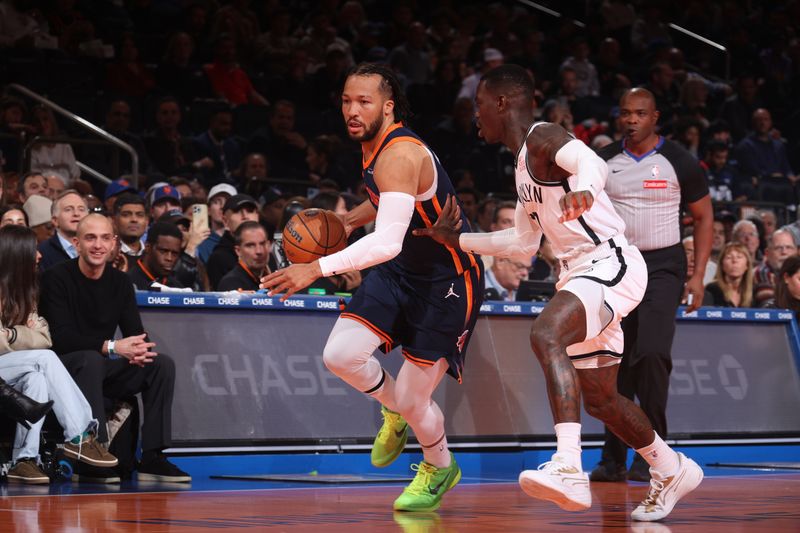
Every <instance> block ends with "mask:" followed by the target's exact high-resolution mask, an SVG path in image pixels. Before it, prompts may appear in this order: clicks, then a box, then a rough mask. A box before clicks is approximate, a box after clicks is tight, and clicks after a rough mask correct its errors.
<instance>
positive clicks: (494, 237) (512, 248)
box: [458, 202, 542, 257]
mask: <svg viewBox="0 0 800 533" xmlns="http://www.w3.org/2000/svg"><path fill="white" fill-rule="evenodd" d="M541 240H542V230H541V229H540V228H539V227H538V225H537V226H534V225H533V222H532V221H531V220H530V219H529V218H528V214H527V213H526V212H525V208H524V207H522V204H521V203H520V202H517V208H516V210H515V211H514V227H513V228H508V229H504V230H502V231H493V232H491V233H462V234H461V236H460V237H459V238H458V244H459V246H461V249H462V250H464V251H465V252H475V253H478V254H482V255H492V256H495V257H523V256H528V257H530V256H532V255H533V254H535V253H536V251H537V250H538V249H539V243H540V242H541Z"/></svg>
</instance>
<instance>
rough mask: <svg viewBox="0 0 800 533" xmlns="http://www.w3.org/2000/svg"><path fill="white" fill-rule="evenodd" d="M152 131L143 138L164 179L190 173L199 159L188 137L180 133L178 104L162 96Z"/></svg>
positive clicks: (196, 167)
mask: <svg viewBox="0 0 800 533" xmlns="http://www.w3.org/2000/svg"><path fill="white" fill-rule="evenodd" d="M155 118H156V128H155V131H153V132H152V133H151V134H150V135H147V136H145V138H144V139H143V141H144V146H145V148H146V149H147V155H148V157H149V158H150V162H151V164H152V165H153V167H154V168H155V169H156V170H158V171H159V172H160V173H162V174H164V175H165V176H174V175H175V174H181V173H184V172H194V171H196V170H197V169H199V168H200V166H201V164H200V161H199V160H200V157H199V156H198V155H197V153H196V151H195V148H194V143H193V142H192V139H191V138H190V137H186V136H184V135H182V133H181V108H180V105H179V104H178V101H177V100H176V99H175V98H173V97H171V96H165V97H163V98H161V99H160V100H159V101H158V103H157V104H156V117H155Z"/></svg>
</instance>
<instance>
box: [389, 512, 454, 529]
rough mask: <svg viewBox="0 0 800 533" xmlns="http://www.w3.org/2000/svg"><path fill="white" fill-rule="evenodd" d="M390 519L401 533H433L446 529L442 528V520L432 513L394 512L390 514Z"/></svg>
mask: <svg viewBox="0 0 800 533" xmlns="http://www.w3.org/2000/svg"><path fill="white" fill-rule="evenodd" d="M392 518H393V519H394V522H395V524H397V525H398V526H400V529H401V530H402V531H403V533H434V532H437V531H445V530H446V528H442V523H441V522H442V519H441V517H440V516H439V514H438V513H435V512H433V511H430V512H427V513H425V512H420V513H407V512H405V511H395V512H394V513H392Z"/></svg>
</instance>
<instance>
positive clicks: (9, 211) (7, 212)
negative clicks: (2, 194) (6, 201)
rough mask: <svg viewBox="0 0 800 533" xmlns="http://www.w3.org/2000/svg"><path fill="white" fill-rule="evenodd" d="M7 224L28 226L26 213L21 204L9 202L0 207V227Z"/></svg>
mask: <svg viewBox="0 0 800 533" xmlns="http://www.w3.org/2000/svg"><path fill="white" fill-rule="evenodd" d="M9 225H16V226H25V227H28V215H27V213H25V211H24V210H23V209H22V206H20V205H16V204H11V205H7V206H5V207H3V208H0V228H2V227H3V226H9Z"/></svg>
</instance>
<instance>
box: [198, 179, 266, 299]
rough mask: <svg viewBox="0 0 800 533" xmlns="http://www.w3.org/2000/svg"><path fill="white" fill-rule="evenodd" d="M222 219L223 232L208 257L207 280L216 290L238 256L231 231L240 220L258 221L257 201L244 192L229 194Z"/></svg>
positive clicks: (233, 265) (236, 226)
mask: <svg viewBox="0 0 800 533" xmlns="http://www.w3.org/2000/svg"><path fill="white" fill-rule="evenodd" d="M222 219H223V221H224V222H225V233H223V234H222V237H221V238H220V240H219V243H217V246H216V248H214V252H213V253H212V254H211V257H209V258H208V281H209V283H210V284H211V290H217V287H218V285H219V282H220V281H221V280H222V278H223V276H225V274H227V273H228V272H230V271H231V270H233V268H234V267H235V266H236V263H237V262H238V260H239V258H238V257H237V255H236V248H235V247H236V240H235V239H234V237H233V233H234V232H235V231H236V228H238V227H239V225H240V224H241V223H242V222H245V221H247V220H252V221H258V203H257V202H256V201H255V199H253V197H251V196H248V195H246V194H237V195H235V196H231V197H230V198H228V201H227V202H225V207H224V208H223V211H222Z"/></svg>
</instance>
